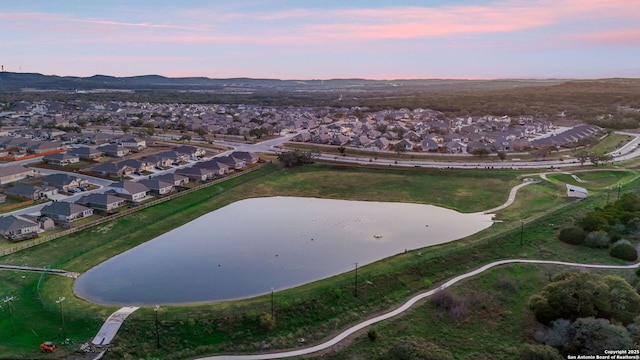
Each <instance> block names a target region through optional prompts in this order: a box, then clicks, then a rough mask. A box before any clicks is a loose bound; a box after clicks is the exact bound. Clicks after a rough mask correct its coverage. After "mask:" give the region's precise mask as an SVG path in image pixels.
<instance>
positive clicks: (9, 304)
mask: <svg viewBox="0 0 640 360" xmlns="http://www.w3.org/2000/svg"><path fill="white" fill-rule="evenodd" d="M15 299H16V297H15V296H7V297H5V298H4V299H2V302H3V303H5V304H7V309H9V325H10V327H11V336H13V316H12V314H11V302H12V301H13V300H15Z"/></svg>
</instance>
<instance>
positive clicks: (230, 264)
mask: <svg viewBox="0 0 640 360" xmlns="http://www.w3.org/2000/svg"><path fill="white" fill-rule="evenodd" d="M491 218H492V215H487V214H483V213H473V214H462V213H459V212H456V211H453V210H449V209H444V208H440V207H437V206H432V205H420V204H404V203H382V202H365V201H346V200H328V199H316V198H296V197H268V198H255V199H247V200H242V201H238V202H236V203H233V204H231V205H228V206H225V207H223V208H221V209H218V210H216V211H213V212H211V213H209V214H206V215H204V216H202V217H200V218H197V219H195V220H193V221H191V222H189V223H188V224H185V225H183V226H181V227H179V228H176V229H174V230H172V231H170V232H167V233H165V234H163V235H161V236H159V237H157V238H155V239H153V240H151V241H148V242H146V243H144V244H142V245H139V246H137V247H135V248H133V249H131V250H129V251H127V252H125V253H122V254H120V255H118V256H115V257H113V258H111V259H109V260H107V261H105V262H104V263H102V264H99V265H98V266H96V267H95V268H93V269H90V270H89V271H87V272H86V273H84V274H82V275H81V276H80V277H79V278H78V279H77V281H76V283H75V285H74V289H75V292H76V294H77V295H78V296H80V297H82V298H85V299H87V300H89V301H92V302H94V303H99V304H105V305H139V306H142V305H155V304H158V305H168V304H186V303H203V302H215V301H221V300H230V299H239V298H247V297H252V296H256V295H260V294H265V293H269V292H271V289H274V290H276V291H277V290H281V289H286V288H291V287H294V286H298V285H301V284H305V283H309V282H312V281H315V280H319V279H323V278H327V277H330V276H333V275H337V274H340V273H344V272H347V271H350V270H353V269H354V268H355V264H356V263H357V264H358V266H363V265H366V264H369V263H372V262H374V261H377V260H380V259H383V258H386V257H389V256H392V255H395V254H398V253H402V252H405V251H408V250H412V249H418V248H423V247H426V246H430V245H436V244H441V243H445V242H449V241H453V240H456V239H460V238H463V237H466V236H468V235H471V234H474V233H476V232H478V231H480V230H483V229H486V228H488V227H489V226H491V224H492V220H491ZM425 251H428V250H425Z"/></svg>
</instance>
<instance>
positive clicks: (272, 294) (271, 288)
mask: <svg viewBox="0 0 640 360" xmlns="http://www.w3.org/2000/svg"><path fill="white" fill-rule="evenodd" d="M271 319H275V318H274V317H273V287H271Z"/></svg>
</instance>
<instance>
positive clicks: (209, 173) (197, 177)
mask: <svg viewBox="0 0 640 360" xmlns="http://www.w3.org/2000/svg"><path fill="white" fill-rule="evenodd" d="M176 174H178V175H183V176H186V177H188V178H189V179H191V180H192V181H207V180H209V179H213V178H214V177H215V176H216V171H215V170H213V169H207V168H200V167H195V166H192V167H186V168H182V169H178V170H176Z"/></svg>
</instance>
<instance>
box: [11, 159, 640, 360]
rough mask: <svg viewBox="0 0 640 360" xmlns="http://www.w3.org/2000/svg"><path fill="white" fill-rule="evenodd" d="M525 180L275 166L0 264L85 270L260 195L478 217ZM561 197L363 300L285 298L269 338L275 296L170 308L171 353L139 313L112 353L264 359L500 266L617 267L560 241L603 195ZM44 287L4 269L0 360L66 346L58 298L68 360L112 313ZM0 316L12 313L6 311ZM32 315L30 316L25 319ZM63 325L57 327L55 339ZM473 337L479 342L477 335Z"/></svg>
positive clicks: (320, 287) (323, 291) (426, 253)
mask: <svg viewBox="0 0 640 360" xmlns="http://www.w3.org/2000/svg"><path fill="white" fill-rule="evenodd" d="M520 175H522V173H519V172H515V171H483V170H478V171H462V170H460V171H458V170H428V169H407V170H394V169H388V168H382V169H370V168H352V167H345V166H334V165H326V164H315V165H311V166H306V167H303V168H297V169H293V170H281V169H278V168H276V167H275V166H271V165H268V166H266V167H264V168H262V169H259V170H256V171H254V172H251V173H248V174H245V175H243V176H241V177H238V178H235V179H231V180H229V181H226V182H224V183H221V184H218V185H214V186H211V187H208V188H205V189H203V190H200V191H197V192H194V193H191V194H187V195H185V196H183V197H180V198H178V199H175V200H172V201H170V202H166V203H161V204H158V205H156V206H153V207H150V208H148V209H144V210H142V211H140V212H137V213H134V214H132V215H131V216H128V217H126V218H122V219H118V220H115V221H112V222H109V223H106V224H102V225H100V226H97V227H95V228H93V229H90V230H88V231H85V232H82V233H77V234H73V235H71V236H68V237H64V238H61V239H58V240H55V241H52V242H49V243H45V244H42V245H39V246H37V247H34V248H31V249H28V250H24V251H21V252H18V253H16V254H13V255H10V256H6V257H3V258H2V260H1V262H2V263H10V264H20V265H23V264H27V265H31V266H51V267H56V268H64V269H68V270H72V271H77V272H83V271H86V270H87V269H89V268H91V267H93V266H95V265H97V264H99V263H100V262H102V261H104V260H106V259H108V258H110V257H112V256H114V255H116V254H118V253H121V252H123V251H126V250H127V249H129V248H131V247H133V246H135V245H137V244H140V243H142V242H144V241H147V240H149V239H152V238H154V237H156V236H158V235H160V234H162V233H164V232H166V231H168V230H169V229H172V228H174V227H177V226H179V225H182V224H184V223H186V222H188V221H190V220H191V219H194V218H196V217H198V216H200V215H202V214H205V213H207V212H210V211H211V210H214V209H216V208H219V207H221V206H224V205H227V204H229V203H232V202H234V201H237V200H239V199H243V198H250V197H258V196H285V195H286V196H314V197H324V198H339V199H356V200H369V201H401V202H415V203H431V204H435V205H440V206H445V207H448V208H453V209H456V210H459V211H462V212H475V211H481V210H484V209H488V208H492V207H495V206H497V205H499V204H501V203H503V202H504V201H506V198H507V194H508V191H509V189H510V188H511V187H512V186H514V185H516V184H518V183H519V180H518V176H520ZM635 186H637V184H633V185H628V186H626V187H625V191H628V189H630V188H635ZM564 191H565V190H564V189H563V187H562V186H558V185H557V184H554V183H548V182H541V183H538V184H533V185H529V186H527V187H525V188H523V189H522V190H521V193H520V194H519V195H518V198H517V201H516V203H515V204H514V205H513V206H512V207H509V208H507V209H506V210H503V211H501V212H499V213H498V214H497V219H499V220H502V222H499V223H496V224H495V225H494V226H492V227H491V228H489V229H487V230H485V231H483V232H481V233H479V234H476V235H474V236H471V237H469V238H467V239H463V240H460V241H457V242H453V243H450V244H443V245H438V246H434V247H431V248H428V249H422V250H416V251H412V252H408V253H406V254H401V255H398V256H394V257H391V258H388V259H385V260H382V261H379V262H377V263H374V264H371V265H369V266H366V267H363V268H361V269H359V271H358V274H359V277H360V279H361V282H360V284H361V288H359V290H360V292H359V294H360V295H359V297H358V298H355V297H354V296H353V294H354V293H353V273H347V274H343V275H338V276H335V277H333V278H330V279H325V280H322V281H318V282H315V283H312V284H309V285H306V286H303V287H300V288H296V289H290V290H286V291H282V292H280V293H277V294H276V295H275V309H274V311H275V314H276V326H275V328H274V329H273V330H272V331H268V329H267V328H265V326H264V324H263V325H261V324H260V316H261V315H263V314H265V313H267V312H269V311H270V304H271V302H270V300H271V299H270V297H269V296H263V297H259V298H255V299H250V300H246V301H239V302H224V303H217V304H208V305H198V306H176V307H162V308H161V309H160V312H159V316H160V319H161V336H162V339H163V341H162V344H163V347H162V348H161V349H156V347H155V329H154V326H153V324H154V323H153V310H152V309H149V308H146V309H141V310H139V311H138V312H136V313H134V314H133V315H132V316H131V318H130V319H129V320H127V322H126V323H125V325H124V327H123V328H122V330H121V333H120V335H119V336H118V337H117V338H116V341H115V342H114V346H113V351H112V355H111V356H112V357H113V358H126V357H131V358H189V357H193V356H196V355H201V354H208V353H214V352H220V351H231V352H238V351H240V352H243V351H258V350H260V349H264V347H265V346H268V347H270V348H288V347H293V346H299V345H300V343H299V339H300V338H301V337H303V338H305V339H306V340H305V341H306V343H311V342H317V341H320V340H321V339H323V338H326V336H327V335H328V334H330V333H332V332H335V331H336V330H338V329H340V328H343V327H344V326H346V325H348V324H352V323H355V322H356V321H358V320H359V319H361V318H362V317H366V316H367V314H370V313H374V312H377V311H381V310H384V309H388V308H389V307H391V306H393V305H394V304H397V303H398V302H400V301H403V300H405V299H407V298H408V297H409V296H411V295H412V294H415V293H417V292H419V291H421V290H425V289H428V288H430V287H431V286H434V285H436V284H438V283H440V282H442V281H445V280H446V279H449V278H451V277H453V276H455V275H458V274H460V273H463V272H465V271H468V270H470V269H473V268H476V267H478V266H479V265H481V264H484V263H487V262H490V261H493V260H496V259H502V258H513V257H523V258H546V259H562V260H573V261H594V262H615V261H614V260H613V259H611V258H609V257H608V255H606V253H605V252H603V251H598V250H593V249H586V248H585V249H583V248H574V247H570V246H569V245H566V244H563V243H560V242H558V241H557V240H555V238H556V233H557V231H558V229H559V228H560V227H561V226H562V225H563V223H566V222H568V221H572V220H573V219H574V218H576V217H579V216H581V214H584V213H585V212H586V211H589V210H590V209H592V208H594V207H595V206H599V205H600V204H602V203H603V202H604V201H605V200H604V197H602V196H600V197H592V198H589V199H587V200H583V201H580V202H576V201H575V200H567V199H566V197H565V196H564ZM520 219H524V220H525V225H524V231H523V234H522V240H523V242H524V244H523V245H520V239H521V232H520V225H521V222H520ZM22 276H24V278H23V277H22ZM523 276H524V275H523ZM17 279H20V280H18V281H17ZM39 280H40V277H39V276H33V275H31V274H20V273H17V272H7V271H2V272H0V288H1V289H3V290H2V292H3V293H2V294H0V295H2V296H5V295H11V294H13V293H16V294H18V297H19V300H16V301H14V306H15V311H14V316H13V319H14V320H15V321H19V322H20V323H21V328H20V329H19V331H17V330H18V329H17V328H16V329H14V330H16V331H14V335H13V336H8V337H7V336H6V335H7V334H9V331H10V324H9V322H8V319H7V317H6V316H3V317H2V318H0V336H2V338H3V342H2V344H3V345H0V357H10V356H14V357H18V356H22V357H36V356H39V355H40V354H39V353H38V352H37V344H39V342H41V341H43V340H56V339H58V340H59V339H61V333H60V331H59V325H58V324H59V322H60V317H59V315H60V314H59V309H58V307H57V305H56V303H55V301H56V300H57V299H58V298H59V297H60V296H64V297H65V298H66V299H67V300H65V302H64V303H63V305H64V306H65V309H68V311H69V313H70V314H71V313H73V314H74V316H73V317H71V320H69V321H70V323H69V325H68V330H67V337H69V338H70V339H72V341H73V344H72V345H69V346H63V347H62V348H61V349H60V352H58V354H66V353H69V352H71V351H72V350H73V349H74V348H77V346H78V343H80V342H84V341H88V340H90V339H91V338H92V337H93V336H94V335H95V333H96V332H97V329H98V328H99V325H100V320H102V319H104V318H105V317H106V316H107V315H108V314H109V313H110V312H111V311H113V310H114V308H113V307H104V306H99V305H94V304H90V303H88V302H86V301H83V300H81V299H78V298H76V297H75V296H74V295H73V292H72V281H70V280H68V279H65V278H61V277H53V276H48V277H43V279H42V281H39ZM523 281H524V280H523ZM527 281H528V280H527ZM480 286H481V287H483V286H484V285H482V284H481V285H480ZM4 289H8V290H4ZM522 296H525V295H522ZM514 306H516V305H514ZM2 309H3V311H4V309H5V307H3V308H2ZM21 309H22V310H21ZM26 309H31V310H29V311H27V310H26ZM514 309H516V310H517V309H518V308H517V307H516V308H514ZM516 310H513V311H514V314H515V315H514V316H517V313H516ZM31 312H33V315H27V313H31ZM496 321H497V320H496ZM454 325H455V324H454ZM451 326H453V325H451ZM55 329H58V332H57V333H56V331H55ZM30 330H33V331H30ZM449 331H453V330H449ZM474 331H479V330H474ZM514 331H515V330H514ZM34 332H35V333H36V334H38V336H35V335H34ZM56 334H57V336H58V337H57V338H56ZM470 336H471V335H470ZM474 336H477V337H481V336H482V335H481V332H478V333H477V334H476V335H474ZM472 337H473V336H472ZM496 339H497V338H496ZM494 340H495V339H494ZM494 340H490V341H489V340H487V341H486V342H487V343H488V342H492V341H494ZM452 341H453V342H452V343H449V344H447V343H444V342H442V343H441V344H442V345H441V346H443V347H445V348H447V349H448V348H449V347H451V346H455V341H460V340H459V339H454V340H452ZM495 341H497V340H495ZM473 344H474V342H471V343H470V345H469V346H470V347H471V348H469V349H468V350H465V351H466V352H468V353H470V352H473V351H479V350H478V349H481V348H482V347H481V345H482V343H479V344H478V345H473ZM2 346H4V347H2Z"/></svg>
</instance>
